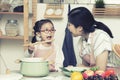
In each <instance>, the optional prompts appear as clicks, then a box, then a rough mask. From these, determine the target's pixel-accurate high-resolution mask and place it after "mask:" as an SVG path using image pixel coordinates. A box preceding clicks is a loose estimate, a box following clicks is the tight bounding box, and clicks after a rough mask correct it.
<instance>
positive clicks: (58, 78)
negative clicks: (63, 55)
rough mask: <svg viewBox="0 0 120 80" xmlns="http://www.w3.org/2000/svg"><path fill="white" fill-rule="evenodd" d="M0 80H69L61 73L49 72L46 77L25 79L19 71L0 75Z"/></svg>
mask: <svg viewBox="0 0 120 80" xmlns="http://www.w3.org/2000/svg"><path fill="white" fill-rule="evenodd" d="M0 80H70V77H67V76H65V75H63V74H62V72H50V73H49V75H48V76H46V77H27V76H23V75H22V74H21V73H20V72H19V71H11V73H10V74H1V75H0Z"/></svg>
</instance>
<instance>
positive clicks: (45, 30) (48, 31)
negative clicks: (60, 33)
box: [40, 22, 55, 41]
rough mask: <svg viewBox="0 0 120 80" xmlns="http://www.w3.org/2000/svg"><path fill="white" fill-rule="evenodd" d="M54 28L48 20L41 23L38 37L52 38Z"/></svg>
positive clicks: (43, 38)
mask: <svg viewBox="0 0 120 80" xmlns="http://www.w3.org/2000/svg"><path fill="white" fill-rule="evenodd" d="M54 33H55V29H54V27H53V25H52V24H51V23H50V22H48V23H45V24H43V25H42V27H41V30H40V37H41V40H42V41H46V40H52V39H53V37H54Z"/></svg>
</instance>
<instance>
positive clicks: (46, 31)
mask: <svg viewBox="0 0 120 80" xmlns="http://www.w3.org/2000/svg"><path fill="white" fill-rule="evenodd" d="M40 31H41V32H44V33H46V34H48V33H54V32H55V31H56V30H55V29H51V30H49V29H45V30H40Z"/></svg>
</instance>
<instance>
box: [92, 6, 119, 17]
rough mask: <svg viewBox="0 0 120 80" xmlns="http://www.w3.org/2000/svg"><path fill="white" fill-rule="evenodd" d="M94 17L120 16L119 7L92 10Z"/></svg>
mask: <svg viewBox="0 0 120 80" xmlns="http://www.w3.org/2000/svg"><path fill="white" fill-rule="evenodd" d="M92 12H93V15H94V16H120V7H117V8H114V7H113V8H111V7H110V8H109V7H108V8H93V10H92Z"/></svg>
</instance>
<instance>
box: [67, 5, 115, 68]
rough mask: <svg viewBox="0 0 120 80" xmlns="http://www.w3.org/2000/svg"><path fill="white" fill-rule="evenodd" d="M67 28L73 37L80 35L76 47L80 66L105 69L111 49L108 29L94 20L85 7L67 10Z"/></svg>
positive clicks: (110, 35)
mask: <svg viewBox="0 0 120 80" xmlns="http://www.w3.org/2000/svg"><path fill="white" fill-rule="evenodd" d="M68 29H69V31H70V32H71V33H72V35H73V36H74V37H77V36H81V37H80V40H79V46H78V48H79V55H80V57H81V58H82V66H89V67H91V66H98V67H99V69H101V70H105V69H106V66H107V60H108V54H109V52H110V51H112V41H111V38H113V35H112V33H111V31H110V29H109V28H108V27H107V26H106V25H105V24H103V23H102V22H98V21H96V20H95V19H94V17H93V15H92V14H91V12H90V11H89V10H88V9H87V8H85V7H77V8H74V9H72V10H71V11H70V12H69V14H68Z"/></svg>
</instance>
